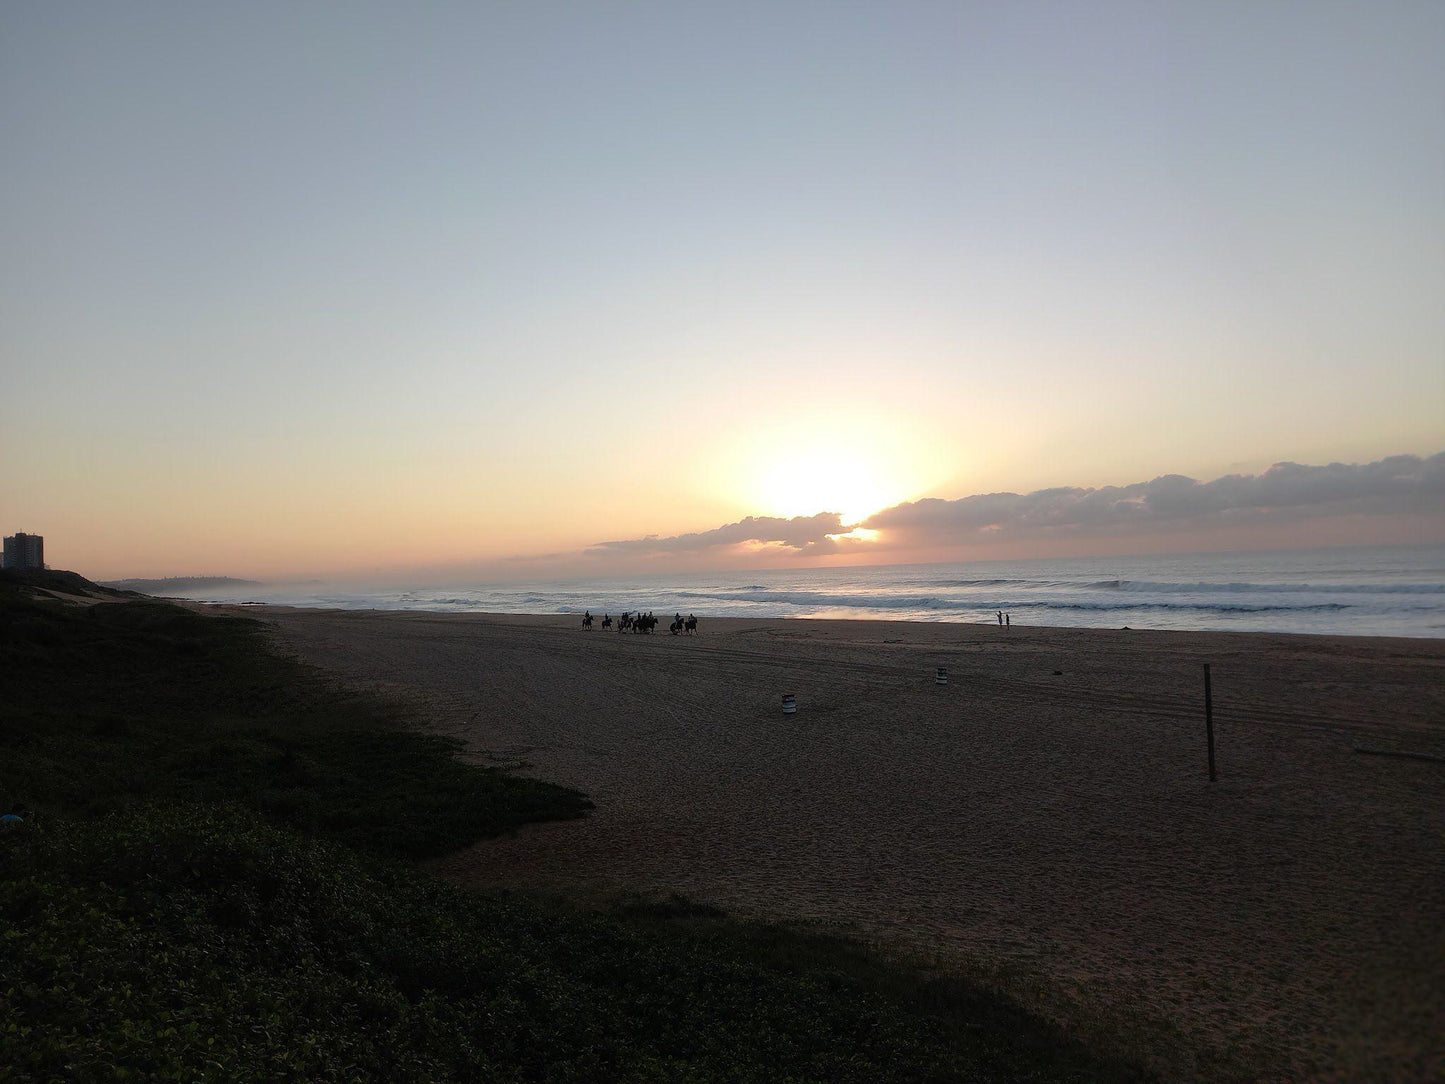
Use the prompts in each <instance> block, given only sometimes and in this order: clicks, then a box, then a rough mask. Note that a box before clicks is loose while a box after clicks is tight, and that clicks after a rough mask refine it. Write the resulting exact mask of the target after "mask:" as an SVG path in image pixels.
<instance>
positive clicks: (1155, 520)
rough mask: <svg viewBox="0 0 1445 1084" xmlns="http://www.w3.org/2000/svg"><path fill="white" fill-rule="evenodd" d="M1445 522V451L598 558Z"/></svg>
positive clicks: (679, 541) (979, 505)
mask: <svg viewBox="0 0 1445 1084" xmlns="http://www.w3.org/2000/svg"><path fill="white" fill-rule="evenodd" d="M1410 514H1416V515H1418V514H1441V515H1445V452H1441V453H1439V454H1438V455H1433V456H1431V457H1430V458H1428V459H1421V458H1420V457H1419V456H1414V455H1396V456H1390V457H1389V458H1387V459H1381V460H1378V461H1376V462H1374V463H1330V464H1328V465H1325V466H1305V465H1302V464H1299V463H1276V464H1275V465H1274V466H1272V467H1270V468H1269V470H1267V471H1265V472H1263V473H1262V474H1229V475H1225V476H1224V477H1223V478H1216V479H1215V480H1214V481H1212V482H1198V481H1195V480H1194V479H1193V478H1186V477H1184V476H1183V475H1179V474H1166V475H1163V476H1161V477H1159V478H1155V479H1154V480H1153V481H1150V482H1136V483H1134V484H1132V485H1127V486H1103V487H1101V488H1098V489H1081V488H1078V487H1063V488H1057V489H1040V490H1037V491H1035V492H1033V493H980V494H976V495H974V496H972V497H960V498H959V499H957V500H941V499H939V498H935V497H930V498H927V499H925V500H920V501H907V502H905V503H903V504H899V505H895V506H893V507H892V508H887V509H884V510H883V511H881V512H878V513H876V514H874V515H872V516H870V517H869V518H867V519H866V520H864V521H863V522H862V523H861V524H857V525H856V526H862V527H866V528H868V529H870V530H874V531H877V532H879V535H880V536H879V538H878V539H877V541H876V542H866V541H862V540H860V539H856V538H837V537H834V536H837V535H840V534H843V533H844V532H846V531H848V530H849V529H850V527H851V526H855V525H850V524H845V523H843V521H842V519H841V517H840V516H839V515H838V514H837V513H836V512H820V513H818V514H817V515H814V516H795V517H793V518H792V519H782V518H778V517H770V516H749V517H748V518H746V519H744V520H740V521H739V522H737V523H729V524H726V525H724V526H722V527H717V528H715V529H713V530H711V531H696V532H693V533H691V534H680V535H672V536H669V537H658V536H656V535H650V536H648V537H647V538H633V539H625V540H622V541H617V542H602V543H599V544H598V545H596V546H593V547H591V548H590V549H588V550H587V551H586V552H587V553H588V554H589V555H591V556H605V555H621V554H633V555H641V554H659V553H698V552H702V551H706V550H711V549H715V548H717V547H721V546H734V545H739V544H742V543H765V544H766V543H772V544H775V545H777V546H779V547H781V548H784V549H791V550H792V551H793V552H794V553H796V554H799V555H812V554H828V553H837V552H841V551H844V550H858V549H865V548H880V549H899V548H909V547H912V546H915V545H940V544H943V545H947V544H967V543H970V542H983V541H998V540H1002V539H1005V538H1048V537H1070V536H1085V535H1096V534H1111V535H1112V534H1125V533H1130V532H1133V531H1136V530H1137V531H1143V530H1157V529H1180V528H1186V527H1208V526H1234V525H1246V524H1254V523H1261V522H1269V523H1278V522H1288V521H1292V520H1299V519H1307V518H1312V517H1316V516H1326V515H1410Z"/></svg>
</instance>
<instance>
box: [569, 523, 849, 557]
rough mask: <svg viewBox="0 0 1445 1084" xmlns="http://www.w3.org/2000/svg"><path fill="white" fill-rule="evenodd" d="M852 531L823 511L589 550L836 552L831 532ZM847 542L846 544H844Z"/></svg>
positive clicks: (601, 545)
mask: <svg viewBox="0 0 1445 1084" xmlns="http://www.w3.org/2000/svg"><path fill="white" fill-rule="evenodd" d="M847 530H848V528H847V527H845V526H843V518H842V516H840V515H839V514H838V513H837V512H819V513H818V514H817V515H815V516H794V517H793V518H792V519H781V518H779V517H776V516H748V517H747V518H746V519H741V520H738V522H736V523H727V524H724V525H723V526H721V527H714V528H713V529H712V530H710V531H694V532H692V533H691V534H675V535H669V536H667V537H664V538H659V537H658V536H657V535H648V536H647V537H646V538H627V539H622V540H620V541H617V542H599V543H597V544H596V545H595V546H591V547H589V548H588V549H587V550H586V551H585V552H586V553H587V554H588V555H589V556H592V557H601V556H606V555H617V554H652V553H697V552H700V551H703V550H710V549H714V548H716V547H719V546H736V545H741V544H744V543H748V542H754V543H759V544H768V543H771V544H775V545H780V546H783V547H786V548H788V549H791V550H794V551H795V552H797V553H800V554H823V553H836V552H837V551H838V549H839V548H840V543H839V541H838V540H837V539H835V538H831V537H829V536H830V535H837V534H842V533H844V532H846V531H847ZM843 545H846V543H843Z"/></svg>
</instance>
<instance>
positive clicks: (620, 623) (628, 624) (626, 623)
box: [617, 610, 636, 632]
mask: <svg viewBox="0 0 1445 1084" xmlns="http://www.w3.org/2000/svg"><path fill="white" fill-rule="evenodd" d="M635 623H636V622H635V621H634V619H633V617H632V611H631V610H624V611H623V613H622V616H621V617H619V618H618V619H617V631H618V632H627V631H628V630H629V629H631V628H632V626H633V625H634V624H635Z"/></svg>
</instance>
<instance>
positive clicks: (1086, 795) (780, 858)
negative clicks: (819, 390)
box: [244, 607, 1445, 1080]
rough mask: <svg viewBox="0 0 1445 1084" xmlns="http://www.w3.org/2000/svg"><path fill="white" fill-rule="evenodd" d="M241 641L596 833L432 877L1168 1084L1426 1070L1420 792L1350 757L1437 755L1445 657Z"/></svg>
mask: <svg viewBox="0 0 1445 1084" xmlns="http://www.w3.org/2000/svg"><path fill="white" fill-rule="evenodd" d="M244 612H246V613H248V614H249V615H251V616H261V617H265V618H266V619H268V620H271V621H274V622H276V626H277V629H278V631H279V636H280V639H281V641H282V642H283V643H284V644H286V645H288V646H289V647H290V648H292V649H293V650H295V651H296V652H298V653H299V654H300V655H302V656H303V657H305V658H307V659H309V660H311V661H313V662H315V663H318V664H320V665H322V666H325V667H328V668H331V669H334V670H336V671H338V672H341V673H343V674H346V675H348V676H350V677H352V678H354V679H362V680H366V681H371V682H376V683H379V684H381V685H382V686H384V687H388V688H394V689H399V690H404V691H406V693H407V694H408V695H411V696H416V697H420V698H422V700H423V702H424V703H425V705H426V708H427V717H428V719H430V720H431V722H432V723H433V724H434V725H436V726H437V727H438V728H439V729H443V730H447V731H450V732H453V733H456V734H459V735H461V736H462V737H463V738H465V740H466V741H467V743H468V745H469V747H470V748H471V749H472V750H473V751H474V753H475V754H476V755H478V756H480V757H485V758H486V759H489V760H491V761H495V762H503V763H516V762H522V763H525V764H526V765H527V768H526V769H525V770H527V771H530V772H533V773H535V774H536V775H538V776H541V777H543V778H546V779H550V780H554V781H556V782H560V783H565V784H570V785H573V786H576V787H578V788H581V789H582V790H585V791H586V792H587V793H588V794H589V795H591V796H592V798H593V799H594V801H595V802H596V803H597V810H596V812H595V813H594V814H593V815H592V816H591V817H590V818H588V819H587V820H585V821H581V822H574V823H566V824H556V825H547V826H541V827H538V828H536V829H532V830H528V831H527V832H525V833H523V834H522V835H520V836H518V837H516V838H512V839H504V840H498V841H491V842H487V843H483V844H481V845H479V846H476V847H474V848H472V849H470V850H469V851H467V852H465V853H462V854H459V855H456V856H453V857H452V858H450V859H448V860H446V861H445V862H443V863H441V864H440V866H439V869H440V871H441V872H443V873H444V874H445V875H447V876H449V877H452V878H454V879H457V880H459V881H463V882H466V883H471V884H475V885H479V886H497V885H508V886H522V887H527V888H533V889H540V890H547V891H553V890H555V891H567V892H587V893H591V892H611V891H619V890H632V889H642V890H656V891H664V892H672V891H676V892H682V893H685V894H687V895H689V896H693V897H696V898H698V899H701V900H705V901H708V902H711V903H716V904H718V905H720V906H722V907H725V908H727V909H729V910H731V911H733V912H736V913H742V914H749V915H761V916H771V917H777V918H783V919H790V920H817V921H822V922H824V923H837V924H840V925H842V926H844V927H846V928H848V929H850V930H853V931H856V932H858V933H860V934H861V935H863V936H865V937H868V938H871V939H874V940H876V941H879V942H881V943H885V944H891V945H894V946H897V947H900V948H902V949H905V950H907V951H909V952H915V953H923V954H926V955H928V956H930V957H932V958H934V959H936V960H937V961H938V962H939V965H940V966H944V967H953V968H958V969H960V970H964V971H968V972H972V973H986V974H992V975H993V976H994V980H995V981H997V982H999V983H1001V984H1003V985H1005V986H1008V987H1010V988H1011V989H1013V990H1015V991H1016V992H1023V993H1025V994H1026V995H1027V996H1031V997H1040V996H1041V995H1042V997H1041V1004H1042V1005H1043V1006H1044V1007H1045V1008H1046V1009H1047V1010H1049V1011H1053V1012H1055V1013H1057V1014H1059V1015H1060V1016H1061V1017H1062V1018H1065V1019H1071V1020H1075V1021H1086V1022H1087V1021H1088V1020H1089V1019H1091V1018H1094V1017H1096V1016H1097V1015H1098V1013H1097V1010H1098V1008H1099V1007H1101V1006H1102V1007H1105V1008H1107V1009H1108V1011H1109V1012H1110V1013H1111V1014H1113V1016H1114V1018H1115V1019H1121V1018H1124V1017H1131V1018H1132V1017H1136V1016H1137V1017H1138V1019H1139V1022H1140V1026H1141V1027H1145V1028H1156V1029H1168V1028H1177V1029H1179V1032H1180V1035H1179V1037H1178V1038H1177V1039H1175V1040H1171V1039H1169V1038H1168V1037H1167V1035H1166V1034H1165V1030H1158V1031H1157V1033H1155V1034H1153V1035H1152V1036H1150V1037H1149V1038H1147V1039H1146V1040H1145V1041H1146V1042H1147V1043H1150V1044H1153V1045H1155V1046H1156V1047H1157V1048H1159V1049H1165V1048H1166V1047H1172V1048H1173V1049H1174V1054H1173V1055H1171V1057H1172V1060H1167V1061H1166V1064H1168V1065H1169V1066H1170V1067H1171V1072H1172V1073H1182V1074H1184V1075H1195V1076H1202V1077H1207V1076H1209V1075H1211V1066H1213V1065H1215V1064H1216V1063H1214V1062H1212V1061H1211V1060H1210V1059H1211V1058H1212V1057H1213V1056H1214V1055H1215V1054H1217V1053H1218V1052H1219V1051H1233V1052H1235V1053H1242V1054H1243V1055H1244V1056H1246V1057H1247V1058H1248V1059H1250V1060H1251V1061H1252V1062H1253V1063H1254V1064H1256V1065H1259V1066H1263V1067H1264V1069H1265V1071H1266V1072H1267V1073H1268V1074H1269V1075H1270V1076H1273V1077H1278V1078H1297V1079H1302V1078H1310V1079H1329V1078H1334V1079H1406V1080H1410V1079H1428V1078H1431V1077H1436V1078H1438V1077H1439V1076H1440V1075H1442V1074H1445V1050H1442V1044H1441V1040H1440V1036H1441V1035H1442V1034H1445V763H1437V762H1432V761H1428V760H1406V759H1395V758H1390V757H1374V756H1363V755H1359V754H1356V753H1355V752H1353V749H1352V747H1353V745H1355V744H1362V745H1367V746H1369V747H1371V748H1377V749H1404V750H1412V751H1416V752H1425V753H1432V754H1436V755H1445V641H1422V640H1387V639H1369V640H1364V639H1343V638H1340V639H1333V638H1322V637H1297V636H1296V637H1291V636H1269V635H1261V634H1228V633H1207V634H1206V633H1160V632H1127V631H1118V632H1114V631H1101V630H1091V631H1077V630H1063V629H1028V628H1019V627H1016V628H1013V629H1011V630H1003V629H999V628H996V627H993V626H972V625H942V624H933V625H927V624H900V623H888V622H848V621H746V620H731V621H707V620H704V622H703V630H702V635H699V636H698V637H696V638H693V639H687V638H673V637H669V636H667V635H665V634H664V635H654V636H652V637H637V636H630V635H629V636H618V635H616V634H614V633H603V632H601V631H594V632H591V633H584V632H582V631H580V630H579V629H577V628H576V627H575V619H573V618H570V617H542V618H539V617H506V616H495V617H494V616H485V615H440V614H430V613H415V612H411V613H397V612H385V613H374V612H368V613H359V612H341V611H321V610H309V611H308V610H283V609H261V608H255V607H250V608H247V609H246V610H245V611H244ZM1205 661H1208V662H1210V663H1211V664H1212V665H1213V671H1214V684H1215V703H1216V722H1217V734H1218V742H1219V770H1220V779H1219V781H1218V782H1217V783H1215V784H1213V785H1211V784H1210V783H1209V782H1208V780H1207V776H1206V770H1205V747H1204V730H1203V721H1202V699H1203V698H1202V680H1201V665H1200V664H1201V663H1203V662H1205ZM939 665H943V666H947V667H949V669H950V675H951V681H950V684H949V685H947V686H938V685H936V684H934V681H933V675H934V667H936V666H939ZM1055 671H1061V673H1055ZM783 693H794V694H796V696H797V698H798V705H799V707H798V712H797V714H796V715H795V716H792V717H790V718H784V717H783V716H782V715H781V714H780V711H779V702H780V697H781V695H782V694H783ZM1081 1006H1082V1007H1083V1008H1082V1009H1081V1008H1080V1007H1081ZM1191 1059H1194V1060H1191Z"/></svg>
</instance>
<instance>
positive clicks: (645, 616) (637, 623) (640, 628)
mask: <svg viewBox="0 0 1445 1084" xmlns="http://www.w3.org/2000/svg"><path fill="white" fill-rule="evenodd" d="M593 620H594V618H593V617H592V611H591V610H588V611H587V612H586V613H584V614H583V615H582V627H583V628H584V629H586V630H587V631H588V632H591V631H592V622H593ZM657 625H658V619H657V617H656V616H655V615H654V614H653V613H652V612H651V611H650V610H649V611H648V612H647V613H643V612H642V611H641V610H638V611H637V612H636V613H633V612H632V611H631V610H626V611H624V612H623V614H622V616H621V617H619V618H618V619H617V631H618V632H651V631H652V630H653V629H655V628H657ZM611 627H612V615H611V614H603V615H602V628H603V629H604V630H605V629H610V628H611ZM667 631H668V632H670V633H672V635H674V636H677V635H679V634H685V635H687V636H691V635H693V633H695V632H697V615H696V614H688V615H687V616H686V617H683V616H682V614H677V615H676V616H675V617H673V619H672V622H671V623H670V624H669V625H668V626H667Z"/></svg>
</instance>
